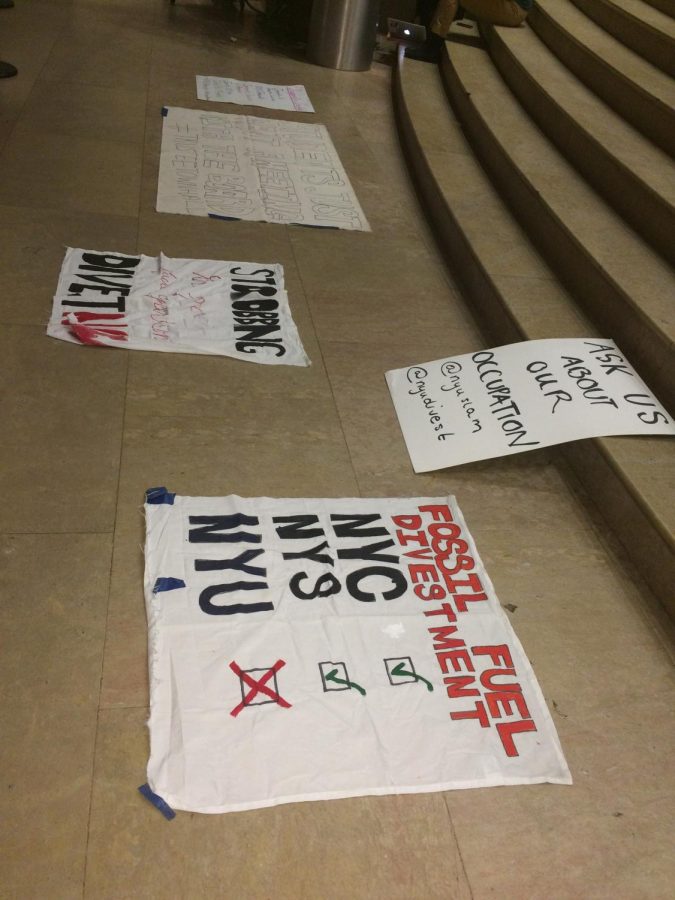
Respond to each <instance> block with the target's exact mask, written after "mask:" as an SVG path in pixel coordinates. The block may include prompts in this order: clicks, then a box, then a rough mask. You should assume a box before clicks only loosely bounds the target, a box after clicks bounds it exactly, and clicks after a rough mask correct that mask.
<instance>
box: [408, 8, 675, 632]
mask: <svg viewBox="0 0 675 900" xmlns="http://www.w3.org/2000/svg"><path fill="white" fill-rule="evenodd" d="M575 2H576V0H575ZM584 2H586V0H584ZM598 2H599V0H598ZM622 5H625V6H629V5H630V6H633V5H635V6H637V0H634V3H629V0H622ZM640 5H641V6H644V5H645V4H640ZM570 12H571V13H572V15H566V13H570ZM651 13H654V15H657V14H658V16H660V17H661V18H667V17H666V16H665V15H664V13H663V12H662V11H660V10H654V9H652V8H648V14H651ZM544 18H546V20H547V22H546V25H545V28H547V27H548V21H552V22H554V23H555V24H554V26H551V28H550V29H549V32H551V33H553V32H554V31H555V32H556V34H554V37H553V39H552V40H551V41H549V40H547V44H549V45H553V44H555V45H561V46H563V47H567V48H569V46H573V53H572V56H573V57H574V58H575V59H576V60H577V63H576V67H577V68H581V69H582V70H583V72H584V73H586V77H584V76H582V75H581V74H577V72H576V71H573V70H574V68H575V67H573V66H570V67H568V66H567V61H566V59H565V54H566V53H568V49H566V50H565V52H562V53H561V54H560V56H561V58H562V59H558V58H557V57H556V56H554V54H553V53H552V52H551V50H549V49H548V47H547V46H546V45H545V44H544V43H542V41H541V40H540V39H539V38H538V37H537V35H536V34H535V31H534V27H536V28H538V27H539V25H540V24H541V21H544ZM581 19H585V21H586V23H587V27H584V24H583V22H581V21H580V20H581ZM570 20H571V21H572V23H573V26H574V28H572V27H569V28H568V27H567V22H568V21H570ZM533 23H534V27H530V26H527V25H526V26H524V27H522V28H519V29H506V28H493V27H490V26H486V27H484V28H483V29H482V36H483V39H484V42H483V44H482V45H481V44H480V43H479V42H477V41H475V40H466V39H463V40H453V39H452V38H451V39H450V40H449V41H448V42H447V43H446V46H445V52H444V53H443V54H442V61H441V65H440V67H436V66H432V65H429V64H426V63H421V62H416V61H414V60H411V59H403V58H399V65H398V67H397V70H396V73H395V78H394V104H395V109H396V114H397V120H398V124H399V131H400V136H401V143H402V146H403V149H404V152H405V154H406V157H407V159H408V162H409V166H410V169H411V173H412V175H413V178H414V180H415V183H416V186H417V190H418V194H419V196H420V200H421V202H422V204H423V205H424V206H425V208H426V210H427V212H428V215H429V218H430V220H431V222H432V225H433V229H434V233H435V234H436V237H437V239H438V242H439V245H440V246H441V249H442V250H443V252H444V253H445V255H446V258H447V260H448V262H449V264H450V266H451V268H452V269H453V272H454V274H455V276H456V278H457V280H458V282H459V283H460V285H461V286H462V288H463V291H464V294H465V297H466V299H467V301H468V303H469V304H470V305H471V307H472V308H473V309H474V310H475V312H476V315H477V318H478V319H479V321H480V322H481V325H482V327H483V329H484V332H485V335H486V339H488V340H489V341H490V342H491V343H494V344H497V343H508V342H510V341H517V340H529V339H537V338H552V337H582V336H598V337H611V338H614V339H615V340H616V341H617V343H618V345H619V346H620V347H622V348H623V349H624V350H625V352H626V354H627V356H628V358H629V359H630V360H631V361H632V362H633V364H634V365H635V366H636V368H637V369H638V371H640V374H641V375H642V376H643V377H644V378H645V380H646V381H647V382H648V383H649V384H650V386H651V387H652V389H653V390H654V392H655V393H656V394H657V396H658V397H659V399H660V400H661V401H662V402H663V403H664V405H666V406H667V408H668V409H669V410H670V412H671V414H673V413H675V383H674V382H675V379H673V375H672V373H673V360H674V359H675V354H674V353H673V348H674V340H673V339H674V338H675V310H673V299H675V297H674V294H675V290H674V287H675V281H674V278H673V271H672V269H671V268H670V266H669V265H668V263H667V261H666V260H667V259H671V260H672V259H673V255H672V251H673V242H672V239H670V236H671V235H672V234H673V233H674V232H673V218H672V217H673V208H674V206H675V180H674V175H673V165H672V162H671V160H670V157H669V155H668V154H667V153H666V152H665V148H664V146H663V145H664V143H665V144H666V145H667V143H668V140H670V139H672V135H671V136H670V137H669V136H668V135H669V129H668V127H667V126H658V127H657V129H656V131H657V133H658V134H660V135H661V136H662V137H663V139H664V140H661V139H659V140H654V139H653V137H652V135H651V133H650V132H649V128H650V126H649V124H647V128H646V131H647V133H645V129H643V128H640V127H639V124H638V123H639V122H640V120H641V117H640V115H637V117H633V118H634V119H637V121H634V120H630V117H625V116H623V115H621V110H622V109H623V108H624V107H625V106H627V105H628V106H629V105H630V104H631V102H632V101H631V100H630V99H629V100H626V98H625V97H624V96H623V94H624V91H626V92H627V93H628V94H629V96H631V94H630V92H631V91H632V92H633V94H632V96H638V97H642V96H643V95H644V94H647V95H648V96H649V97H651V98H652V101H653V104H652V105H653V108H655V109H657V110H658V115H659V116H662V117H663V119H664V121H665V122H668V121H669V118H668V117H669V116H671V115H672V113H671V110H670V109H669V108H668V97H669V96H670V95H671V94H670V92H672V85H670V84H668V81H669V79H667V78H666V77H665V76H664V75H663V73H662V72H661V71H658V70H656V69H654V68H653V66H652V65H651V64H648V63H645V62H643V60H641V59H639V58H638V57H637V56H636V55H635V53H634V52H633V51H630V50H626V49H625V48H624V47H621V46H620V45H619V44H617V42H616V41H615V40H614V39H611V38H610V39H609V43H608V42H607V40H603V39H602V38H603V35H602V32H601V31H600V29H599V28H598V26H597V24H594V23H592V22H590V21H589V20H588V19H587V18H586V17H584V16H582V15H581V14H580V13H579V12H578V11H577V10H576V9H572V10H570V9H569V3H567V2H564V0H543V2H542V3H541V6H540V7H538V9H537V10H536V12H535V13H534V14H533ZM560 33H562V38H561V37H560ZM608 47H609V49H607V48H608ZM673 48H675V43H673V46H672V47H671V50H672V49H673ZM556 52H557V51H556ZM589 58H590V59H591V62H590V64H589V63H588V59H589ZM625 60H630V61H631V62H632V65H624V62H625ZM563 61H564V62H565V65H563ZM598 73H600V75H598ZM608 73H609V74H608ZM598 80H599V81H600V82H601V84H602V85H604V86H605V87H604V89H605V90H606V91H607V92H609V94H610V95H611V96H612V97H613V100H612V102H611V104H610V103H608V101H607V99H606V98H605V97H604V96H603V95H602V90H598V91H597V92H596V91H595V84H596V82H597V81H598ZM582 82H583V83H582ZM627 84H628V85H630V86H629V87H626V85H627ZM591 88H593V90H591ZM598 94H600V95H601V96H602V99H600V98H599V97H598ZM626 118H629V121H628V122H627V121H626ZM642 118H643V119H645V121H646V120H647V118H649V117H648V116H643V117H642ZM657 145H658V146H657ZM618 195H622V196H621V197H619V196H618ZM560 453H561V454H563V455H564V457H565V458H566V459H567V461H568V462H569V463H570V465H571V467H572V468H573V470H574V472H575V474H576V477H577V478H578V479H579V480H580V482H581V483H582V484H583V486H584V487H585V489H586V491H587V493H588V494H589V495H590V496H591V497H592V499H593V500H594V502H595V504H596V506H597V507H598V509H599V510H600V512H601V513H602V515H603V516H604V518H605V520H606V522H607V523H608V524H609V525H610V527H611V528H612V530H613V531H614V532H615V534H616V535H617V536H618V537H619V539H620V541H621V542H622V544H623V546H624V548H625V550H626V553H627V556H628V558H630V559H631V560H632V562H633V563H634V564H635V565H636V566H637V568H638V569H639V571H640V572H641V573H642V575H643V576H644V577H645V579H646V580H647V582H648V584H649V585H650V587H651V588H652V590H653V592H654V594H655V597H656V598H657V600H658V602H659V603H660V604H661V609H665V610H666V611H667V612H668V613H669V614H670V616H671V617H672V618H673V619H675V504H674V503H673V496H675V494H674V491H673V488H674V487H675V444H674V443H673V442H672V440H671V439H666V438H651V437H625V438H623V437H622V438H602V439H595V440H587V441H576V442H572V443H570V444H566V445H564V446H562V447H561V448H560ZM654 608H655V609H656V608H657V607H656V606H655V607H654Z"/></svg>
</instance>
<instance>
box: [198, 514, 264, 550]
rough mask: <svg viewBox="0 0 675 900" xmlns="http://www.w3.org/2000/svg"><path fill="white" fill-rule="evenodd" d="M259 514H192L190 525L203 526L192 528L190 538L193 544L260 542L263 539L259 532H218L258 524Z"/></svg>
mask: <svg viewBox="0 0 675 900" xmlns="http://www.w3.org/2000/svg"><path fill="white" fill-rule="evenodd" d="M258 524H259V519H258V517H257V516H246V515H244V513H234V514H233V515H231V516H190V525H201V526H202V527H201V528H191V529H190V531H189V534H188V540H189V541H190V543H191V544H218V543H230V544H235V543H238V542H240V541H247V542H248V543H249V544H259V543H260V542H261V540H262V538H261V537H260V535H259V534H252V533H251V532H248V531H237V532H236V533H235V534H218V533H217V532H219V531H227V530H229V529H231V528H239V526H240V525H258Z"/></svg>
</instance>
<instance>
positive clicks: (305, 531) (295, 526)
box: [272, 513, 325, 541]
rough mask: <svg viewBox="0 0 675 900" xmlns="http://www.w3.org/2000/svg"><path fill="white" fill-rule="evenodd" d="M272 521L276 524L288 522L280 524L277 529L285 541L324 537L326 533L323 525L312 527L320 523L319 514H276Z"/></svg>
mask: <svg viewBox="0 0 675 900" xmlns="http://www.w3.org/2000/svg"><path fill="white" fill-rule="evenodd" d="M272 521H273V522H274V524H275V525H276V524H277V523H278V522H279V523H280V522H287V523H288V524H286V525H279V527H278V528H277V529H276V532H277V534H278V535H279V537H280V538H281V539H282V540H284V541H288V540H293V541H297V540H302V539H303V538H314V537H323V536H324V533H325V532H324V530H323V528H321V527H318V528H311V527H310V526H312V525H316V524H317V523H318V521H319V517H318V516H312V515H305V514H304V513H300V514H299V515H297V516H274V518H273V519H272Z"/></svg>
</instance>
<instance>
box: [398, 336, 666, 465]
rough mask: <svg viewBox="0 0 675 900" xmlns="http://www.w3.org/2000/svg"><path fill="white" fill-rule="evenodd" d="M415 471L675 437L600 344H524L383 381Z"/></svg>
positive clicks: (615, 353)
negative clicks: (590, 441)
mask: <svg viewBox="0 0 675 900" xmlns="http://www.w3.org/2000/svg"><path fill="white" fill-rule="evenodd" d="M386 379H387V384H388V385H389V390H390V392H391V396H392V400H393V402H394V406H395V408H396V414H397V416H398V420H399V423H400V425H401V430H402V431H403V437H404V438H405V442H406V445H407V447H408V453H409V454H410V459H411V461H412V464H413V468H414V469H415V471H416V472H429V471H432V470H433V469H442V468H445V467H446V466H457V465H461V464H462V463H467V462H474V461H475V460H479V459H491V458H492V457H495V456H507V455H509V454H511V453H521V452H523V451H524V450H534V449H536V448H537V447H548V446H551V445H552V444H562V443H565V442H566V441H576V440H579V439H580V438H588V437H600V436H602V435H611V434H669V435H673V434H675V423H674V422H673V419H672V417H671V416H670V415H669V413H668V412H667V411H666V410H665V409H664V408H663V406H662V405H661V404H660V403H659V402H658V400H657V399H656V398H655V397H654V395H653V394H652V392H651V391H650V390H649V388H648V387H647V386H646V385H645V383H644V382H643V381H642V379H641V378H640V377H639V375H638V374H637V372H636V371H635V369H633V367H632V366H631V365H630V364H629V363H628V362H627V360H626V358H625V356H624V355H623V354H622V353H621V352H620V350H618V348H617V346H616V344H615V343H614V342H613V341H611V340H607V339H603V338H588V339H586V340H584V339H582V338H579V339H576V338H575V339H572V338H568V339H560V340H541V341H523V342H522V343H519V344H509V345H507V346H504V347H496V348H494V349H492V350H479V351H478V352H477V353H469V354H466V355H464V356H455V357H450V358H448V359H437V360H434V361H433V362H429V363H423V364H422V365H415V366H410V367H409V368H406V369H395V370H393V371H391V372H387V373H386Z"/></svg>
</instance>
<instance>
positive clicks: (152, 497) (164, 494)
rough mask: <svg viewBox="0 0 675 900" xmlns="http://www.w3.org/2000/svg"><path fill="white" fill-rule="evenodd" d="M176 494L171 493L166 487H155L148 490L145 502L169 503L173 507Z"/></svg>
mask: <svg viewBox="0 0 675 900" xmlns="http://www.w3.org/2000/svg"><path fill="white" fill-rule="evenodd" d="M175 496H176V495H175V494H172V493H171V492H170V491H167V489H166V488H165V487H154V488H148V489H147V491H146V492H145V502H146V503H168V505H169V506H173V501H174V498H175Z"/></svg>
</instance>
